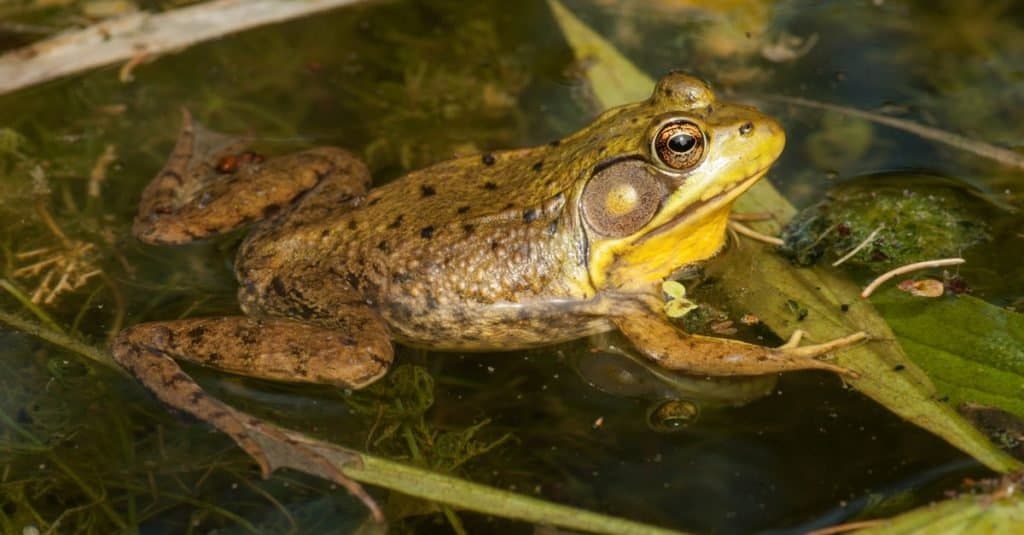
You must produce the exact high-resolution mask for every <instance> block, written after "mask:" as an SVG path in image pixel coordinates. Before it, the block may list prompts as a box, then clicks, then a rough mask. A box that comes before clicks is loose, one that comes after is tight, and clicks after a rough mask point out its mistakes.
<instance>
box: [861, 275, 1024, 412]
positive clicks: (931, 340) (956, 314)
mask: <svg viewBox="0 0 1024 535" xmlns="http://www.w3.org/2000/svg"><path fill="white" fill-rule="evenodd" d="M872 302H873V303H874V304H875V306H876V307H878V310H879V311H880V312H881V313H882V315H883V316H885V318H886V319H887V320H888V321H889V325H891V326H892V329H893V331H894V332H895V333H896V336H897V338H898V339H899V342H900V345H902V346H903V349H904V350H906V352H907V354H908V355H909V356H910V358H911V360H913V361H914V363H915V364H917V365H918V366H920V367H921V368H923V369H924V370H925V371H926V372H927V373H928V376H929V377H931V378H932V380H933V381H934V382H935V386H936V389H937V393H936V397H938V398H943V399H946V401H947V404H948V405H950V406H954V407H955V406H959V405H961V404H964V403H977V404H982V405H987V406H990V407H998V408H1000V409H1003V410H1005V411H1008V412H1011V413H1013V414H1016V415H1017V416H1020V417H1024V315H1021V314H1019V313H1017V312H1011V311H1009V310H1006V309H1004V308H1000V307H997V306H995V305H992V304H990V303H986V302H985V301H982V300H981V299H977V298H975V297H971V296H959V297H947V298H944V299H937V300H932V299H929V300H922V299H916V298H914V297H911V296H908V295H906V294H904V293H902V292H899V291H895V290H889V291H885V292H880V293H879V294H878V295H876V296H875V297H873V298H872Z"/></svg>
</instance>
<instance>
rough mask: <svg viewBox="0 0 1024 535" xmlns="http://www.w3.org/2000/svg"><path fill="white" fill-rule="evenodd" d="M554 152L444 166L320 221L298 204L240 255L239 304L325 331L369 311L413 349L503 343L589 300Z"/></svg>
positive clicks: (337, 209)
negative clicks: (341, 314)
mask: <svg viewBox="0 0 1024 535" xmlns="http://www.w3.org/2000/svg"><path fill="white" fill-rule="evenodd" d="M545 152H546V151H544V150H540V149H526V150H519V151H508V152H503V153H496V154H488V155H483V156H476V157H470V158H463V159H458V160H452V161H448V162H443V163H441V164H438V165H435V166H433V167H430V168H427V169H424V170H421V171H418V172H415V173H412V174H410V175H407V176H405V177H403V178H402V179H399V180H396V181H394V182H391V183H389V184H386V185H384V186H381V187H379V188H375V189H374V190H372V191H370V192H369V194H368V195H367V196H366V197H364V198H360V199H352V200H351V201H350V202H349V205H348V206H336V207H335V209H334V210H331V211H330V212H327V213H319V214H316V215H317V217H309V214H308V213H306V212H304V209H303V206H302V202H300V203H299V204H298V205H297V206H296V207H295V208H294V209H293V210H292V211H291V212H290V213H287V214H284V215H282V217H281V218H280V219H279V221H278V222H275V223H267V224H264V226H263V227H262V228H260V229H257V230H256V231H255V232H254V233H253V235H252V236H251V237H250V238H249V239H247V240H246V243H245V244H244V245H243V247H242V249H241V250H240V253H239V256H238V259H237V261H236V267H237V271H238V276H239V278H240V279H241V280H242V282H243V285H242V286H243V289H242V292H241V293H242V294H243V295H242V296H241V297H242V302H243V303H248V308H249V309H258V310H263V311H270V312H273V313H284V314H287V315H296V314H298V315H302V316H303V317H304V318H305V319H311V317H312V318H321V319H323V320H325V321H327V322H329V321H330V319H331V315H332V314H331V310H333V309H334V308H336V307H339V306H344V305H346V304H354V303H356V302H360V303H368V304H370V305H371V306H373V307H374V308H376V309H377V310H378V312H379V313H380V314H381V315H382V316H383V317H384V318H385V319H387V320H388V322H389V324H391V325H392V328H393V330H394V331H395V334H396V335H397V336H398V337H399V338H401V339H403V340H404V341H406V342H408V343H418V344H420V345H427V346H431V347H437V346H439V345H442V344H443V345H445V346H446V347H448V346H451V345H452V344H454V347H466V346H476V345H479V344H480V343H481V342H480V341H479V340H480V339H485V338H486V339H491V338H493V337H494V336H496V333H493V332H489V331H490V330H491V329H492V325H493V326H496V325H498V324H504V329H506V332H513V331H514V329H513V330H512V331H509V330H508V329H507V328H508V321H509V319H510V318H509V316H510V315H511V316H514V317H521V318H527V317H535V316H546V315H549V314H548V312H549V308H550V307H549V306H548V304H549V303H551V302H556V301H557V302H564V301H567V300H568V301H572V300H577V299H580V298H584V297H586V295H585V293H581V291H580V289H579V288H580V285H579V284H576V281H577V280H578V279H580V278H581V277H582V278H584V279H585V277H586V270H585V265H584V264H585V262H584V255H585V250H584V249H585V247H581V244H580V242H579V241H578V240H577V239H575V238H574V236H576V235H577V233H578V228H576V225H577V221H576V218H575V215H574V214H573V212H572V210H571V209H570V207H569V205H568V204H567V202H566V197H567V194H568V193H567V192H566V191H564V189H566V188H567V187H568V185H567V184H566V183H564V182H561V181H559V180H558V177H563V176H565V175H564V173H563V172H561V170H560V169H558V168H557V165H558V163H557V162H545V161H544V158H543V154H544V153H545ZM545 165H549V166H551V167H549V168H548V169H545ZM545 171H547V172H545ZM546 175H550V176H551V178H550V179H547V178H546ZM271 273H273V275H270V274H271ZM264 274H265V275H264ZM246 283H248V284H246ZM499 310H500V312H497V311H499ZM495 314H497V315H498V316H501V317H500V318H499V317H497V316H495ZM513 319H514V318H513ZM473 325H482V327H481V328H480V329H478V331H480V332H475V333H474V332H473V330H474V329H473V327H472V326H473ZM495 328H496V327H495ZM483 331H488V332H483ZM519 334H520V335H521V334H522V333H519ZM551 335H552V333H547V336H551ZM578 336H579V334H577V333H572V334H567V336H565V338H567V339H568V338H573V337H578ZM502 338H504V336H502ZM556 338H561V336H556ZM467 339H471V340H472V339H475V340H477V341H476V342H473V343H467V342H465V340H467ZM460 340H463V341H462V342H460ZM548 341H550V339H549V340H548ZM538 343H540V341H539V340H538ZM520 344H522V342H521V343H520Z"/></svg>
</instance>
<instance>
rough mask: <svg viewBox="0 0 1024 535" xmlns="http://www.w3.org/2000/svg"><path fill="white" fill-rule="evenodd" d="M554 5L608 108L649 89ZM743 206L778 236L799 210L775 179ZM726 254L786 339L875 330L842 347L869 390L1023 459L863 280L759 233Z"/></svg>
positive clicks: (998, 461)
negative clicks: (915, 356) (963, 409)
mask: <svg viewBox="0 0 1024 535" xmlns="http://www.w3.org/2000/svg"><path fill="white" fill-rule="evenodd" d="M548 3H549V5H551V6H552V11H553V12H554V14H555V18H556V20H557V21H558V23H559V24H560V25H561V28H562V31H563V32H564V33H565V34H566V39H567V40H568V42H569V43H570V44H571V45H572V47H573V48H574V50H576V54H577V57H578V58H579V59H580V60H583V61H584V62H585V64H586V67H587V68H586V69H585V71H584V72H585V75H586V77H587V80H588V81H589V82H590V84H591V86H592V88H593V89H592V90H593V94H594V96H595V98H596V99H597V100H598V103H599V104H600V105H601V106H602V107H605V108H608V107H612V106H616V105H619V104H623V103H626V102H630V101H635V100H638V99H640V98H647V96H649V95H650V92H651V90H652V89H653V87H654V80H653V79H651V78H650V77H648V76H638V75H636V74H635V71H636V67H633V66H631V65H630V67H629V68H626V69H625V71H624V72H626V73H627V74H626V75H621V76H620V75H613V74H610V73H609V72H608V71H617V70H619V69H623V67H622V65H624V64H628V63H629V60H628V59H626V58H624V57H623V56H622V54H621V53H619V52H618V51H617V50H616V49H615V48H614V47H613V46H612V45H611V44H610V43H608V42H607V41H605V40H604V39H603V38H602V37H601V36H599V35H597V34H596V33H594V32H593V31H592V30H590V29H589V28H587V27H586V26H585V25H584V24H583V23H581V22H580V21H579V20H578V19H576V18H575V17H574V16H573V15H572V13H571V12H569V11H568V10H566V9H565V8H564V7H563V6H562V5H561V4H560V3H559V2H558V1H557V0H549V1H548ZM608 80H612V82H608ZM627 83H628V86H627V85H626V84H627ZM736 210H737V211H739V212H757V213H761V212H768V213H771V214H773V215H774V216H775V217H774V219H772V220H769V221H764V222H755V223H752V225H751V226H754V227H756V230H758V231H760V232H764V233H768V234H778V232H779V230H780V229H779V227H778V224H777V223H776V222H777V221H786V220H788V219H790V218H791V217H792V216H793V214H794V213H795V210H794V208H793V206H792V205H791V204H789V202H788V201H787V200H786V199H785V198H783V197H782V196H781V195H780V194H779V192H778V191H777V190H776V189H775V188H774V187H773V186H772V185H771V183H769V182H768V181H767V180H762V181H760V182H759V183H758V184H756V185H755V186H754V187H753V188H751V189H750V191H749V192H747V193H746V194H744V195H743V196H741V197H740V198H739V200H738V201H737V203H736ZM719 260H720V261H718V262H715V266H714V269H716V272H715V275H716V276H717V277H718V278H719V282H720V285H721V287H722V288H724V289H725V291H727V292H728V293H729V294H730V300H731V302H733V303H735V304H736V306H738V307H740V308H742V309H743V310H744V311H745V312H747V313H751V314H754V315H756V316H757V317H759V318H760V319H761V322H762V323H764V324H765V325H766V326H768V327H769V328H771V329H772V330H773V331H775V332H776V333H778V334H779V335H780V336H782V337H783V338H785V337H787V336H788V335H789V334H790V333H792V332H793V331H794V330H795V329H797V328H798V327H799V328H801V329H804V330H807V331H809V332H810V333H811V336H812V337H813V341H815V342H823V341H827V340H831V339H834V338H838V337H841V336H845V335H848V334H851V333H853V332H855V331H860V330H863V331H866V332H868V333H870V334H871V336H872V337H873V341H871V342H868V343H865V344H862V345H860V346H857V347H853V348H848V349H844V350H843V351H840V352H838V353H837V355H836V361H837V362H838V364H840V365H841V366H844V367H846V368H849V369H851V370H854V371H856V372H858V373H859V374H860V377H859V378H857V379H849V380H848V381H849V383H850V384H851V385H852V386H853V387H855V388H856V389H857V390H859V391H860V392H862V393H863V394H864V395H866V396H868V397H870V398H872V399H874V400H875V401H877V402H878V403H881V404H882V405H884V406H885V407H886V408H888V409H889V410H891V411H892V412H894V413H896V414H898V415H900V416H901V417H903V418H905V419H907V420H909V421H911V422H913V423H914V424H916V425H919V426H921V427H923V428H925V429H927V430H929V431H931V432H933V433H935V434H936V435H938V436H940V437H942V438H944V439H945V440H947V441H948V442H949V443H950V444H952V445H954V446H956V447H958V448H960V449H961V450H963V451H964V452H966V453H968V454H970V455H972V456H973V457H975V458H976V459H978V460H979V461H980V462H982V463H984V464H985V465H986V466H988V467H990V468H992V469H994V470H998V471H1002V472H1008V471H1012V470H1015V469H1018V468H1019V467H1020V466H1021V464H1020V463H1019V462H1018V461H1016V460H1014V459H1013V458H1012V457H1010V456H1009V455H1007V454H1006V453H1004V452H1002V451H1001V450H999V449H998V448H997V447H995V446H994V445H993V444H992V443H991V442H990V441H989V440H988V439H987V438H986V437H985V436H984V435H983V434H982V433H981V432H980V431H978V430H977V429H976V428H974V427H973V426H972V425H971V424H970V423H969V422H968V421H967V420H965V419H964V418H963V417H961V416H960V415H959V414H957V412H956V411H955V410H953V408H952V407H950V406H949V405H946V404H944V403H942V402H940V401H938V400H937V398H938V397H939V396H938V395H937V394H936V391H935V387H934V385H933V384H932V382H931V380H930V379H929V378H928V376H927V375H926V374H925V373H924V372H923V371H922V370H921V369H920V368H918V367H917V366H916V365H914V363H913V362H911V361H910V360H909V359H907V357H906V355H905V354H904V353H903V350H902V349H901V348H900V346H899V344H898V343H896V342H895V337H894V335H893V334H892V331H891V330H890V329H889V326H888V325H887V324H886V322H885V320H884V319H883V318H882V317H881V316H879V315H878V313H877V312H876V311H875V310H874V308H873V307H872V306H871V304H870V303H868V302H867V301H864V300H862V299H860V297H859V295H858V294H859V291H860V290H859V288H857V287H856V286H855V285H854V284H853V283H852V282H851V281H849V280H848V279H847V278H845V277H844V276H843V275H842V274H841V273H839V272H837V271H835V270H834V269H831V268H827V267H816V268H801V269H798V268H795V267H793V266H792V265H791V264H790V263H789V262H788V261H787V260H785V259H784V258H782V257H781V256H779V255H777V254H775V253H774V252H773V251H772V250H771V249H769V248H767V247H765V246H764V245H762V244H757V243H752V242H750V241H744V242H742V243H741V244H740V246H738V247H733V248H732V249H731V250H730V251H729V252H728V253H727V254H725V255H722V256H721V257H720V259H719ZM793 303H796V304H797V305H798V306H799V307H800V308H801V309H806V310H807V312H808V313H807V315H806V316H804V315H803V314H800V315H794V314H793V313H792V308H793ZM844 305H846V306H844ZM895 370H899V371H895Z"/></svg>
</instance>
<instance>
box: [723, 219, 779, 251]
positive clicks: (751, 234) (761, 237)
mask: <svg viewBox="0 0 1024 535" xmlns="http://www.w3.org/2000/svg"><path fill="white" fill-rule="evenodd" d="M729 228H731V229H732V230H734V231H736V233H737V234H742V235H744V236H746V237H748V238H751V239H754V240H757V241H759V242H763V243H767V244H770V245H775V246H779V245H782V244H784V243H786V242H784V241H783V240H782V238H778V237H775V236H769V235H767V234H761V233H760V232H758V231H756V230H754V229H752V228H750V227H748V226H746V225H744V224H743V223H740V222H739V221H735V220H734V221H730V222H729Z"/></svg>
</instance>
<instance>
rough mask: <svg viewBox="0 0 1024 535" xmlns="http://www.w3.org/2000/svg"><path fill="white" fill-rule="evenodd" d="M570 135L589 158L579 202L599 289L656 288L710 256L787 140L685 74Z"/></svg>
mask: <svg viewBox="0 0 1024 535" xmlns="http://www.w3.org/2000/svg"><path fill="white" fill-rule="evenodd" d="M573 138H574V139H572V140H567V141H571V142H576V143H577V144H578V145H577V147H578V150H577V151H574V152H576V155H577V158H578V161H580V162H591V165H589V166H588V169H586V170H583V169H581V170H580V171H581V172H582V178H583V180H581V182H580V183H579V184H578V186H577V187H576V188H575V190H576V191H575V193H576V195H575V199H576V207H577V210H578V211H577V213H578V216H579V219H580V220H581V221H582V231H583V232H584V233H585V234H586V238H585V239H586V240H587V243H588V245H589V247H588V251H587V256H588V258H587V260H588V271H589V275H590V279H591V284H593V286H594V287H595V289H598V290H600V289H613V288H621V289H626V288H630V287H634V288H635V287H638V286H645V285H650V284H651V283H654V282H657V281H660V280H662V279H664V278H665V277H667V276H669V275H670V274H671V273H673V272H675V271H676V270H678V269H679V268H681V267H683V266H686V265H688V264H693V263H695V262H699V261H702V260H706V259H708V258H710V257H711V256H713V255H714V254H715V253H716V252H717V251H718V250H719V249H720V248H721V247H722V245H723V244H724V243H725V226H726V223H727V222H728V217H729V211H730V209H731V207H732V204H733V202H734V201H735V200H736V198H737V197H738V196H739V195H740V194H741V193H743V192H744V191H746V190H747V189H748V188H750V187H751V186H752V185H753V184H754V183H755V182H756V181H757V180H758V179H760V178H761V177H762V176H764V174H765V172H766V171H767V169H768V167H769V166H770V165H771V164H772V162H774V161H775V159H776V158H778V157H779V154H780V153H781V152H782V147H783V145H784V144H785V134H784V133H783V131H782V127H781V126H780V125H779V124H778V123H777V122H775V120H773V119H772V118H770V117H768V116H766V115H763V114H761V113H759V112H758V111H756V110H754V109H752V108H750V107H747V106H740V105H736V104H729V103H726V102H719V101H717V100H716V99H715V95H714V93H712V91H711V89H710V88H708V86H707V85H706V84H705V83H703V82H701V81H700V80H697V79H695V78H692V77H689V76H686V75H683V74H679V73H672V74H669V75H667V76H665V77H664V78H662V79H661V81H659V82H658V85H657V86H656V87H655V89H654V94H653V95H651V98H650V99H649V100H647V101H644V102H640V103H637V104H631V105H628V106H623V107H621V108H616V109H613V110H609V111H608V112H606V113H605V114H604V115H602V116H601V117H600V118H599V119H598V120H597V121H596V122H595V124H593V125H592V126H591V128H587V129H586V130H584V131H583V132H580V133H579V134H577V136H573Z"/></svg>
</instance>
